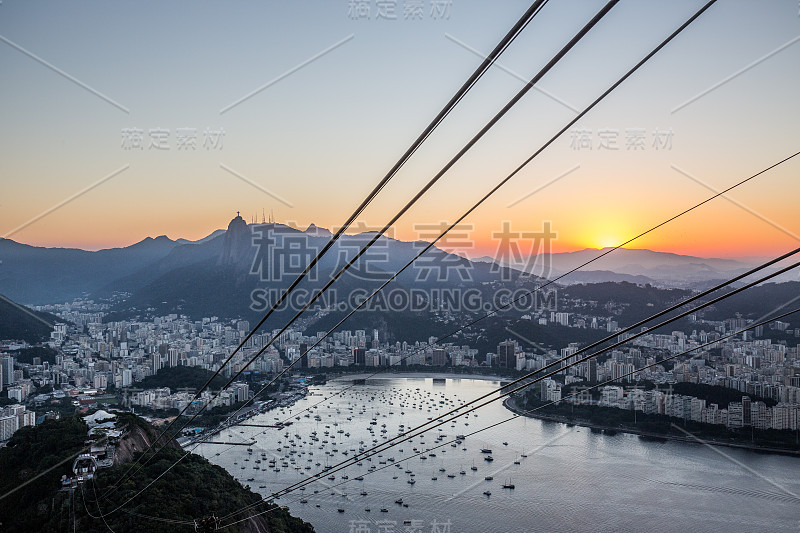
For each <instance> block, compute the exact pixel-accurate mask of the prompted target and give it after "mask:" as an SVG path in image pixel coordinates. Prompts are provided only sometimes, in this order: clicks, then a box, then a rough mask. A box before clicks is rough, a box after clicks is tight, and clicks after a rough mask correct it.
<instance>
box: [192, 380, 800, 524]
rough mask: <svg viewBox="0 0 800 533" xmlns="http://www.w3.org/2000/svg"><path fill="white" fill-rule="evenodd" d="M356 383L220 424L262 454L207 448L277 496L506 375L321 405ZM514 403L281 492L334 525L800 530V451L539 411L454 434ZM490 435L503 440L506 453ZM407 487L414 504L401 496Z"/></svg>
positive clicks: (405, 385) (408, 386) (368, 388)
mask: <svg viewBox="0 0 800 533" xmlns="http://www.w3.org/2000/svg"><path fill="white" fill-rule="evenodd" d="M351 384H352V382H351V381H344V380H343V381H331V382H329V383H328V384H327V385H324V386H320V387H312V388H311V389H310V391H311V394H309V396H308V397H306V398H305V399H303V400H300V401H299V402H297V403H296V404H295V405H294V406H292V407H291V408H286V409H283V410H273V411H270V412H269V413H266V414H264V415H260V416H258V417H255V418H252V419H250V420H249V421H248V422H247V423H248V424H274V423H275V422H276V419H278V420H282V421H283V420H291V421H292V422H293V425H291V426H289V427H286V428H285V429H281V430H278V429H268V428H259V427H251V426H239V427H235V428H231V429H229V430H226V431H224V432H222V433H221V434H220V435H218V437H217V440H221V441H224V440H228V441H238V440H241V439H245V438H247V439H254V440H255V441H256V443H255V444H253V445H252V446H251V448H252V450H253V451H252V454H250V453H248V451H247V447H246V446H222V445H203V446H201V447H199V448H198V449H197V450H196V452H197V453H201V454H202V455H204V456H206V457H208V459H209V460H211V461H212V462H214V463H216V464H219V465H220V466H222V467H224V468H225V469H227V470H228V471H229V472H230V473H231V474H232V475H234V476H235V477H237V478H238V479H239V480H241V481H242V483H243V484H248V485H250V487H251V488H252V489H253V490H255V491H257V492H259V493H261V494H263V495H268V494H270V493H271V492H273V491H277V490H280V489H282V488H284V487H286V486H287V485H289V484H291V483H295V482H297V481H300V480H302V479H305V478H306V477H308V476H310V475H312V474H314V473H316V472H319V471H320V470H321V469H322V468H324V467H325V466H326V465H335V464H337V463H339V462H340V461H343V460H345V459H347V458H349V457H352V456H353V453H354V452H355V451H358V449H359V448H360V447H364V448H369V447H371V446H373V445H375V444H377V443H379V442H383V441H384V440H385V439H388V438H391V437H394V436H396V435H397V434H398V433H399V432H400V431H401V427H400V425H401V424H404V426H405V428H406V429H408V428H411V427H414V426H416V425H417V424H421V423H424V422H426V421H427V420H428V417H431V418H433V417H436V416H437V415H440V414H443V413H445V412H447V411H448V410H450V409H452V408H453V407H455V406H457V405H459V404H460V403H462V402H467V401H469V400H471V399H474V398H476V397H478V396H480V395H482V394H485V393H487V392H490V391H493V390H495V389H497V388H498V387H499V386H500V383H499V382H497V381H488V380H474V379H447V380H446V383H438V382H437V383H434V381H433V380H432V379H430V378H387V379H372V380H369V381H368V382H367V383H366V384H365V385H357V386H353V387H352V388H349V390H345V391H344V392H343V393H342V394H341V395H338V396H334V397H333V398H331V399H329V400H328V401H326V402H324V403H322V404H320V405H319V406H318V407H316V408H313V409H311V410H307V409H308V408H309V407H311V406H312V405H314V404H316V403H317V402H319V401H320V400H322V399H323V398H324V397H330V396H332V395H334V394H335V393H336V392H338V391H342V390H343V389H347V388H348V387H351ZM306 415H308V416H306ZM510 416H511V413H510V412H509V411H508V410H506V409H505V408H504V407H503V406H502V405H501V403H500V402H496V403H494V404H491V405H489V406H486V407H483V408H481V409H480V410H478V411H476V412H475V414H470V415H469V416H468V417H466V416H465V417H462V418H460V419H458V420H457V421H456V422H454V423H447V424H445V425H443V426H440V428H437V429H434V430H432V431H431V432H429V433H427V434H425V435H423V436H420V437H416V438H414V439H413V440H411V441H407V442H404V443H402V444H400V445H398V446H396V447H395V448H392V449H390V450H387V451H385V452H383V453H381V454H380V456H374V457H373V458H372V460H371V461H368V460H364V461H362V463H361V466H352V467H349V468H347V469H345V470H341V471H339V472H336V473H335V474H333V475H334V476H335V479H334V480H329V479H328V478H327V476H326V477H325V478H323V479H321V480H319V481H317V482H315V483H314V484H311V485H309V486H307V488H306V490H305V491H295V492H293V493H291V494H288V495H286V496H283V497H281V498H280V499H278V500H277V503H279V504H281V505H286V506H288V507H289V509H290V511H291V513H292V514H294V515H296V516H299V517H301V518H303V519H304V520H307V521H309V522H311V523H312V524H313V525H314V527H315V528H316V530H317V531H319V532H321V533H325V532H331V533H340V532H341V533H348V532H351V531H353V532H358V533H371V532H375V533H377V532H381V533H383V532H388V531H396V532H406V531H414V532H425V533H429V532H441V533H447V532H449V533H461V532H495V531H497V532H505V531H508V532H518V531H519V532H525V531H531V532H534V531H536V532H543V531H554V532H569V531H592V532H606V531H607V532H626V531H631V532H633V531H637V532H638V531H675V532H681V533H686V532H688V531H692V532H695V531H698V532H704V531H708V532H715V533H716V532H719V531H725V532H728V531H778V532H780V531H787V532H788V531H792V532H797V531H800V512H798V511H800V498H798V497H797V496H796V495H799V494H800V459H798V458H793V457H783V456H777V455H767V454H758V453H754V452H750V451H744V450H736V449H731V448H713V449H712V448H709V447H706V446H703V445H700V444H697V445H695V444H687V443H678V442H651V441H643V440H641V439H640V438H639V437H637V436H634V435H625V434H618V435H615V436H608V435H601V434H595V433H592V432H591V431H590V430H589V429H586V428H581V427H577V426H576V427H567V426H565V425H563V424H557V423H549V422H542V421H539V420H532V419H526V418H516V419H513V420H511V421H510V422H507V423H505V424H502V425H500V426H497V427H494V428H491V429H487V430H486V431H483V432H480V433H478V434H476V435H472V436H467V438H466V439H465V440H464V442H463V443H461V444H459V445H457V446H455V447H454V446H452V444H451V443H450V441H451V440H452V439H454V438H455V437H456V435H459V434H463V435H467V434H469V433H472V432H475V431H477V430H479V429H481V428H484V427H486V426H489V425H491V424H494V423H496V422H498V421H500V420H503V419H506V418H509V417H510ZM297 417H299V420H298V419H297ZM371 422H375V424H371ZM313 432H316V434H315V435H313ZM326 432H327V434H326ZM313 438H316V439H318V440H316V441H315V440H312V439H313ZM324 441H327V442H324ZM362 441H363V444H361V442H362ZM443 443H444V445H443V446H442V444H443ZM436 446H440V447H438V448H435V449H432V450H430V451H428V452H426V453H425V454H424V457H425V459H422V458H421V457H420V456H417V457H413V458H411V459H407V460H405V461H404V460H403V459H405V458H407V457H408V456H410V455H413V454H414V453H416V452H415V451H414V450H413V448H417V451H422V450H428V449H430V448H434V447H436ZM484 448H486V449H491V456H492V458H493V459H494V460H493V461H492V462H488V461H486V460H485V457H486V455H487V454H485V453H482V451H481V450H482V449H484ZM334 450H335V451H334ZM401 450H402V451H401ZM290 452H294V453H290ZM345 452H346V454H345ZM217 454H219V455H217ZM262 454H264V455H263V456H262ZM431 454H433V456H432V455H431ZM523 455H525V456H527V457H522V456H523ZM390 458H391V459H394V462H392V461H391V460H390ZM272 459H275V464H274V466H271V465H270V464H269V461H270V460H272ZM256 460H260V461H261V462H260V463H256V462H255V461H256ZM317 464H319V466H317ZM473 466H474V467H475V470H473ZM242 467H244V468H242ZM307 467H310V469H307ZM256 468H258V469H256ZM276 469H278V470H279V471H275V470H276ZM462 472H463V473H462ZM343 476H347V477H348V479H344V478H343ZM358 476H361V477H363V481H359V480H356V479H355V478H356V477H358ZM449 476H452V477H449ZM486 476H491V477H493V480H491V481H487V480H486V479H485V477H486ZM249 478H253V480H252V481H248V479H249ZM434 478H436V479H434ZM409 480H413V481H414V483H413V484H411V483H409ZM504 484H513V485H514V489H508V488H505V489H504V488H503V485H504ZM485 492H488V493H491V494H485ZM363 493H366V494H363ZM399 498H402V500H403V503H405V504H407V505H408V506H407V507H405V506H403V505H401V504H397V503H395V501H396V500H397V499H399ZM339 509H342V510H344V512H339ZM367 509H369V511H367ZM381 509H386V510H387V511H388V512H381ZM392 525H393V529H392V527H390V526H392ZM359 528H360V529H359Z"/></svg>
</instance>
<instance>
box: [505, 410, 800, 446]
mask: <svg viewBox="0 0 800 533" xmlns="http://www.w3.org/2000/svg"><path fill="white" fill-rule="evenodd" d="M503 407H505V408H506V409H508V410H509V411H511V412H512V413H514V414H516V415H519V416H525V417H527V418H534V419H537V420H543V421H546V422H557V423H559V424H565V425H567V424H573V425H575V426H581V427H585V428H590V429H599V430H602V431H614V432H617V433H629V434H631V435H639V436H640V437H645V438H651V439H659V440H673V441H678V442H687V443H692V444H705V445H713V446H726V447H728V448H739V449H742V450H749V451H753V452H760V453H770V454H776V455H788V456H792V457H800V450H788V449H785V448H769V447H766V446H758V445H755V444H744V443H738V442H728V441H720V440H714V439H701V438H699V437H697V438H695V437H682V436H680V435H670V434H664V433H653V432H650V431H641V430H638V429H635V428H628V427H613V426H604V425H600V424H591V423H589V422H586V421H584V420H577V419H576V420H569V419H567V418H565V417H561V416H554V415H543V414H533V413H531V412H530V411H525V410H523V409H520V408H518V407H517V406H516V405H515V404H514V400H512V399H511V398H506V399H505V400H503Z"/></svg>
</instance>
